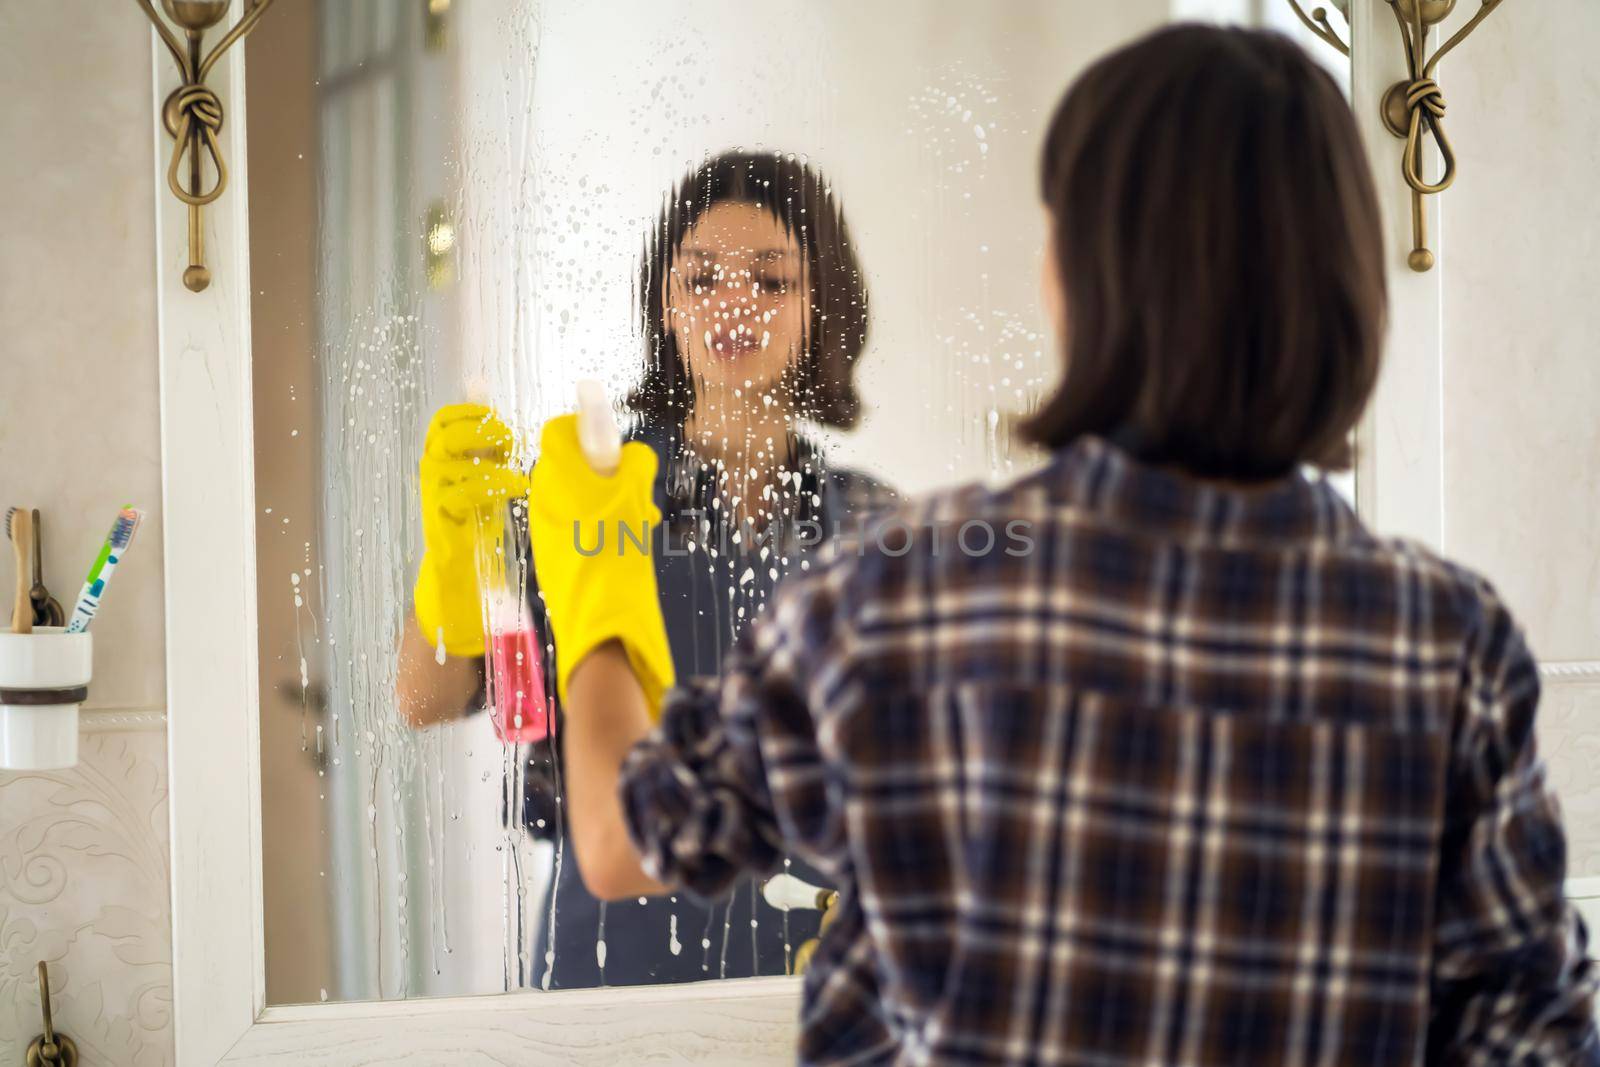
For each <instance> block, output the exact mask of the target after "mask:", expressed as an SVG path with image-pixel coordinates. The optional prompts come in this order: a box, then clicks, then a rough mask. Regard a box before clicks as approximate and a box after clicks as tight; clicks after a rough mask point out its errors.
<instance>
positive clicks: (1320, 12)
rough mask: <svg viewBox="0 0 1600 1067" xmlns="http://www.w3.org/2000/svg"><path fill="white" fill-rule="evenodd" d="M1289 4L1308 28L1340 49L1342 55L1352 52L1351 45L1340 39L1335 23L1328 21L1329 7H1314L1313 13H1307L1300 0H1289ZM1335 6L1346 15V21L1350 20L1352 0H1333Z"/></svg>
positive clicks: (1340, 12)
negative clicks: (1334, 26)
mask: <svg viewBox="0 0 1600 1067" xmlns="http://www.w3.org/2000/svg"><path fill="white" fill-rule="evenodd" d="M1289 6H1290V7H1292V8H1294V13H1295V14H1296V15H1298V16H1300V21H1301V22H1303V23H1305V24H1306V29H1308V30H1310V31H1311V32H1312V33H1314V34H1316V35H1317V36H1318V37H1320V38H1322V39H1323V40H1324V41H1326V42H1328V43H1329V44H1330V45H1332V46H1333V47H1335V48H1337V49H1338V50H1339V54H1340V55H1342V56H1348V55H1349V54H1350V46H1349V45H1347V44H1345V43H1344V42H1343V41H1342V40H1340V39H1339V34H1338V33H1337V32H1335V30H1334V28H1333V24H1332V23H1331V22H1329V21H1328V9H1327V8H1325V7H1318V8H1313V9H1312V11H1311V14H1309V15H1308V14H1306V12H1305V9H1304V8H1302V7H1301V6H1300V0H1289ZM1333 6H1334V7H1336V8H1338V9H1339V14H1341V15H1343V16H1344V20H1345V21H1346V22H1349V21H1350V0H1333Z"/></svg>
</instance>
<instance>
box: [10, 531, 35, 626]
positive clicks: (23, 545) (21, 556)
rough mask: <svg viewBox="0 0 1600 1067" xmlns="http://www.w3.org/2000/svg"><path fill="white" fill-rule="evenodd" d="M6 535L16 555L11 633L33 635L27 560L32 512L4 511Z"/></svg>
mask: <svg viewBox="0 0 1600 1067" xmlns="http://www.w3.org/2000/svg"><path fill="white" fill-rule="evenodd" d="M6 533H7V535H9V536H10V538H11V544H12V546H13V547H14V548H15V549H16V553H17V598H16V603H15V604H14V605H13V606H12V608H11V632H12V633H14V634H31V633H33V600H32V598H31V597H29V595H28V581H27V578H26V577H25V576H26V575H27V573H28V560H29V557H30V556H32V555H33V512H31V511H29V510H28V509H27V508H10V509H8V510H7V511H6Z"/></svg>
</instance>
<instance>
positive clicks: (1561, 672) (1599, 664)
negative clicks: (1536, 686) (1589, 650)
mask: <svg viewBox="0 0 1600 1067" xmlns="http://www.w3.org/2000/svg"><path fill="white" fill-rule="evenodd" d="M1539 676H1540V677H1541V678H1544V679H1546V680H1548V681H1562V682H1600V659H1569V660H1556V661H1554V662H1552V663H1541V664H1539Z"/></svg>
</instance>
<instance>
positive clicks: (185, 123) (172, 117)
mask: <svg viewBox="0 0 1600 1067" xmlns="http://www.w3.org/2000/svg"><path fill="white" fill-rule="evenodd" d="M135 3H137V4H138V5H139V7H140V8H142V9H143V10H144V13H145V14H146V15H148V16H149V17H150V21H151V23H152V24H153V25H154V26H155V28H156V32H157V33H159V34H160V35H161V40H162V41H163V42H164V43H165V44H166V46H167V51H169V52H171V53H172V58H173V59H174V60H175V61H176V62H177V64H178V72H179V73H180V74H181V75H182V77H183V84H182V85H180V86H178V88H177V89H176V90H174V91H173V93H172V95H171V96H169V97H167V100H166V103H165V104H164V105H163V106H162V108H161V121H162V123H163V124H164V125H165V126H166V127H167V132H168V133H169V134H171V135H172V139H173V146H172V162H170V163H169V164H167V187H168V188H169V189H171V190H172V195H173V196H176V197H177V198H178V199H179V200H181V201H183V202H184V203H185V204H187V205H189V265H188V267H186V268H184V272H183V284H184V285H185V286H186V287H187V288H188V289H189V290H190V291H191V292H196V293H198V292H200V291H201V290H202V289H204V288H205V287H206V286H208V285H210V284H211V271H210V270H208V269H207V268H206V265H205V227H204V225H203V223H204V218H203V216H202V214H201V212H202V210H203V209H204V208H205V206H206V205H207V204H209V203H211V202H212V201H214V200H216V199H217V197H219V196H221V195H222V191H223V190H224V189H226V188H227V186H228V166H227V164H226V163H225V162H224V161H223V158H222V146H221V144H220V143H219V142H218V141H217V131H218V130H220V129H222V100H221V99H220V98H218V96H217V94H216V93H215V92H213V91H212V90H211V88H210V87H209V86H207V85H206V75H208V74H210V73H211V68H212V67H213V66H215V65H216V62H217V60H218V59H220V58H221V56H222V53H223V52H226V51H227V50H228V48H229V46H231V45H232V44H233V43H234V42H235V41H237V40H239V39H240V38H242V37H244V35H245V34H247V33H249V32H250V31H251V30H252V29H254V28H255V25H256V23H257V22H258V21H260V19H261V16H262V14H263V13H264V12H265V11H266V10H267V8H268V7H269V6H271V4H272V0H245V12H244V15H243V16H241V17H240V19H239V21H238V22H236V23H235V24H234V26H233V28H232V29H230V30H229V31H228V32H227V33H225V34H223V35H222V40H220V41H218V42H217V44H216V47H214V48H213V49H211V52H210V54H209V55H207V56H205V58H203V59H202V58H201V50H200V45H201V39H202V38H203V37H204V36H205V32H206V31H207V30H209V29H210V28H211V27H213V26H215V25H216V24H217V23H219V22H221V21H222V17H223V16H224V15H226V14H227V13H228V3H229V0H161V7H162V8H163V10H165V11H166V13H167V17H168V18H170V19H172V21H173V22H175V23H177V24H178V26H179V27H181V28H182V29H183V31H184V34H185V36H186V37H187V38H188V40H187V42H186V44H187V47H185V42H181V41H179V40H178V38H177V36H176V35H175V34H174V33H173V32H172V31H171V30H170V29H168V28H167V24H166V23H165V22H164V21H162V19H161V17H160V16H159V15H157V14H156V10H155V7H154V6H152V4H151V0H135ZM202 148H203V149H204V150H205V151H206V153H207V154H208V155H210V156H211V164H212V168H213V169H214V170H215V171H216V181H215V182H214V184H213V185H212V186H211V188H210V189H203V188H202V187H203V183H204V172H205V168H204V166H203V165H202V163H201V158H200V152H201V149H202ZM185 153H187V154H188V156H189V166H188V176H187V180H186V181H180V180H179V177H178V171H179V168H180V166H181V164H182V163H183V157H184V155H185Z"/></svg>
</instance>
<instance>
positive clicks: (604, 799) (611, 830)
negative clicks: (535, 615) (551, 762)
mask: <svg viewBox="0 0 1600 1067" xmlns="http://www.w3.org/2000/svg"><path fill="white" fill-rule="evenodd" d="M564 728H565V730H566V731H567V738H566V744H565V746H564V748H565V751H566V773H567V820H568V825H569V826H570V827H571V831H572V841H573V849H574V851H575V853H576V855H577V858H578V873H579V874H580V875H582V876H583V884H584V885H585V886H586V887H587V888H588V890H589V892H591V893H593V894H594V895H595V896H596V897H598V898H599V899H601V900H625V899H627V898H629V897H637V896H652V895H657V894H661V893H666V892H669V891H670V887H669V886H665V885H662V884H661V883H660V882H657V881H656V880H655V879H653V878H651V877H650V876H649V875H647V874H645V873H644V868H643V866H642V865H641V863H640V860H639V853H638V850H637V849H635V848H634V847H633V843H632V842H631V841H630V840H629V839H628V829H627V825H626V824H625V823H624V821H623V818H622V799H621V797H620V795H619V793H618V788H617V787H618V783H619V778H620V772H621V770H622V761H623V760H624V759H625V758H626V757H627V755H628V752H629V750H630V749H632V748H633V746H634V744H635V743H636V742H637V741H638V740H639V739H640V738H642V737H644V736H645V735H646V734H648V733H649V732H650V728H651V724H650V712H649V709H648V708H647V707H646V704H645V697H644V690H643V689H641V688H640V686H639V680H638V679H637V678H636V677H635V676H634V673H633V668H632V667H630V666H629V664H628V654H627V653H626V652H625V651H623V647H622V644H621V643H620V642H618V641H608V642H606V643H605V644H603V645H601V646H600V647H599V648H597V649H595V650H594V651H593V652H591V653H590V654H589V655H587V656H585V657H583V659H582V660H581V661H580V662H579V663H578V665H577V666H576V667H575V668H573V671H572V676H571V678H570V680H569V681H568V683H567V715H566V720H565V723H564Z"/></svg>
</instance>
